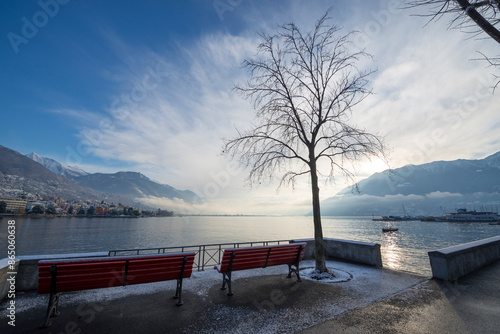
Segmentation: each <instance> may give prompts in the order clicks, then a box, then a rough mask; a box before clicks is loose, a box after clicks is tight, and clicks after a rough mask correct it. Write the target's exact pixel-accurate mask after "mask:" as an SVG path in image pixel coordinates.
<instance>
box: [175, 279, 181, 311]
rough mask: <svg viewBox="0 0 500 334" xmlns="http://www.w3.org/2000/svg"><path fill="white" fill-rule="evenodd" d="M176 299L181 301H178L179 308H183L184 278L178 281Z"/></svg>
mask: <svg viewBox="0 0 500 334" xmlns="http://www.w3.org/2000/svg"><path fill="white" fill-rule="evenodd" d="M174 299H179V300H178V301H177V304H175V305H177V306H181V305H182V304H183V302H182V278H179V279H177V288H176V289H175V296H174Z"/></svg>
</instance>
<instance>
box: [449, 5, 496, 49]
mask: <svg viewBox="0 0 500 334" xmlns="http://www.w3.org/2000/svg"><path fill="white" fill-rule="evenodd" d="M455 1H456V2H457V3H458V4H459V5H460V7H462V10H463V11H464V12H465V13H466V14H467V15H469V17H470V18H471V19H472V20H473V21H474V22H476V24H477V25H478V26H479V27H480V28H481V29H483V30H484V32H486V33H487V34H488V35H490V37H491V38H493V39H494V40H495V41H497V42H498V43H500V31H498V30H497V28H495V26H493V25H492V24H491V23H490V22H488V20H486V19H485V18H484V17H483V16H482V15H481V14H480V13H478V11H477V10H476V8H475V7H474V6H472V5H471V3H470V2H469V1H468V0H455Z"/></svg>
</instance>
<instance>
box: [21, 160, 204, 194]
mask: <svg viewBox="0 0 500 334" xmlns="http://www.w3.org/2000/svg"><path fill="white" fill-rule="evenodd" d="M26 156H27V157H28V158H30V159H32V160H33V161H36V162H38V163H39V164H41V165H43V166H45V167H46V168H48V169H49V170H51V171H52V172H53V173H55V174H57V175H60V176H64V177H66V178H68V179H70V180H71V181H73V182H75V183H77V184H80V185H82V186H85V187H88V188H91V189H93V190H96V191H99V192H104V193H109V194H115V195H120V196H126V197H128V198H130V199H138V200H139V199H141V198H145V197H159V198H165V197H166V198H170V199H174V198H179V199H182V200H184V201H185V202H187V203H193V202H194V201H195V200H196V199H197V196H196V194H195V193H193V192H192V191H189V190H178V189H175V188H174V187H171V186H169V185H166V184H160V183H157V182H154V181H152V180H150V179H149V178H148V177H146V176H145V175H143V174H141V173H137V172H118V173H114V174H104V173H94V174H89V173H87V172H85V171H84V170H82V169H80V168H79V167H77V166H66V165H63V164H61V163H59V162H58V161H56V160H53V159H50V158H46V157H42V156H40V155H38V154H36V153H34V152H33V153H30V154H28V155H26Z"/></svg>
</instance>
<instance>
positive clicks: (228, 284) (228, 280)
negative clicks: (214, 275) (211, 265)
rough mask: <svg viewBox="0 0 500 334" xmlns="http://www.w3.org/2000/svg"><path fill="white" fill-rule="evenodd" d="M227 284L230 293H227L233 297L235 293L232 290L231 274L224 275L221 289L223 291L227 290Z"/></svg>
mask: <svg viewBox="0 0 500 334" xmlns="http://www.w3.org/2000/svg"><path fill="white" fill-rule="evenodd" d="M226 283H227V286H228V287H229V292H228V293H227V295H228V296H232V295H233V291H232V290H231V272H228V273H222V287H221V288H220V289H221V290H226Z"/></svg>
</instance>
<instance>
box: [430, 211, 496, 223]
mask: <svg viewBox="0 0 500 334" xmlns="http://www.w3.org/2000/svg"><path fill="white" fill-rule="evenodd" d="M435 220H436V221H440V222H455V223H460V222H463V223H496V222H500V216H499V215H498V213H496V212H492V211H476V210H474V211H468V210H467V209H458V210H457V212H451V213H447V214H446V216H444V217H436V218H435Z"/></svg>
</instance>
